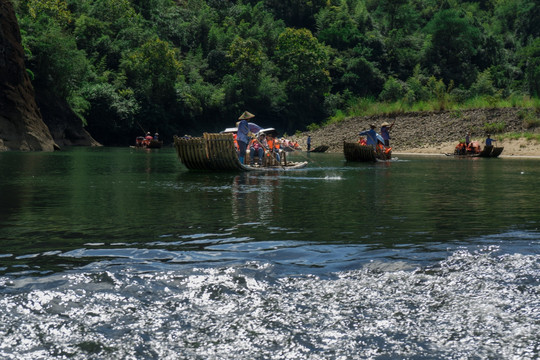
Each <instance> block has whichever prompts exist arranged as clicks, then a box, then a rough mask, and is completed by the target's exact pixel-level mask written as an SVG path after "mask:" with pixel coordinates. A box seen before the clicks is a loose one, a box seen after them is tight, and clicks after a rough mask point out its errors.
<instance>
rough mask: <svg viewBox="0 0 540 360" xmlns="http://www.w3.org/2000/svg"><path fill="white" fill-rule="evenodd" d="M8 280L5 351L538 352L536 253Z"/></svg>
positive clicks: (123, 270)
mask: <svg viewBox="0 0 540 360" xmlns="http://www.w3.org/2000/svg"><path fill="white" fill-rule="evenodd" d="M104 266H107V265H106V264H104V263H95V264H92V265H89V266H87V267H86V268H84V269H82V270H80V271H77V272H67V273H62V274H61V273H58V274H53V275H50V276H48V277H43V278H33V279H32V278H28V277H27V278H10V277H6V276H4V277H1V278H0V334H2V335H1V336H2V342H1V345H0V357H2V358H4V359H56V358H65V357H71V358H74V359H118V358H148V359H167V358H174V359H178V358H196V359H231V358H235V359H253V358H275V359H290V358H310V359H351V358H356V359H393V358H401V359H433V358H445V359H464V358H467V359H471V358H472V359H492V358H497V359H516V358H519V359H536V358H538V356H539V355H540V348H539V341H538V333H540V256H538V255H534V254H531V255H523V254H505V255H500V254H499V255H497V249H490V248H484V249H480V250H479V251H475V252H470V251H467V250H459V251H456V252H455V253H453V254H452V255H451V256H449V257H447V258H446V259H444V260H443V261H440V262H438V263H436V264H434V265H432V266H428V267H414V268H413V267H412V266H411V265H410V264H408V263H404V262H400V261H397V262H387V261H385V262H372V263H370V264H368V265H366V266H364V267H362V268H360V269H357V270H352V271H342V272H336V273H333V274H330V275H329V276H326V277H320V276H316V275H297V276H292V275H291V276H282V277H279V276H278V277H276V275H275V274H276V273H277V272H276V270H275V269H274V268H273V267H274V266H275V265H270V264H267V263H259V262H254V261H248V262H245V263H243V264H238V265H235V266H226V267H211V268H193V269H183V270H180V269H178V268H175V267H174V266H173V265H169V267H152V265H151V264H148V267H147V268H144V267H143V266H141V265H138V266H137V267H129V266H126V265H125V264H124V263H123V264H121V265H118V266H117V267H115V266H110V265H109V266H107V267H106V268H107V270H103V268H104Z"/></svg>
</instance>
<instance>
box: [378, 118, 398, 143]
mask: <svg viewBox="0 0 540 360" xmlns="http://www.w3.org/2000/svg"><path fill="white" fill-rule="evenodd" d="M395 123H396V122H395V121H394V122H393V123H392V125H390V124H389V123H387V122H386V121H385V122H383V123H382V125H381V136H382V138H383V139H384V146H386V147H389V146H390V139H391V137H390V129H392V127H393V126H394V124H395Z"/></svg>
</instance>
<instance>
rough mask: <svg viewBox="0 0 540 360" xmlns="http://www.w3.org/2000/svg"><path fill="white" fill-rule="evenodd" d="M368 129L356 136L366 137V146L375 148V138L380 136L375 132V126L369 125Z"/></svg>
mask: <svg viewBox="0 0 540 360" xmlns="http://www.w3.org/2000/svg"><path fill="white" fill-rule="evenodd" d="M369 127H370V129H369V130H364V131H362V132H360V133H359V134H358V135H359V136H363V135H365V136H366V142H367V145H372V146H376V145H377V136H380V135H379V134H377V132H376V131H375V124H371V125H369Z"/></svg>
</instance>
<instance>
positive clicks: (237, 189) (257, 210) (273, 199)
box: [231, 172, 281, 224]
mask: <svg viewBox="0 0 540 360" xmlns="http://www.w3.org/2000/svg"><path fill="white" fill-rule="evenodd" d="M279 186H280V178H279V176H278V175H259V174H255V175H254V174H251V173H247V172H246V173H242V174H239V175H236V176H234V178H233V182H232V187H231V200H232V213H233V218H234V220H235V221H236V222H237V223H238V224H241V223H243V222H248V223H249V222H259V223H263V224H271V223H272V219H273V214H274V213H275V212H276V211H280V207H281V204H280V189H279Z"/></svg>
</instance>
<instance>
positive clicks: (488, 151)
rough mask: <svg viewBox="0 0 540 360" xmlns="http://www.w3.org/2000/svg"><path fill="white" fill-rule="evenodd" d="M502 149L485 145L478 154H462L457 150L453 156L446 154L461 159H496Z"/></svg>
mask: <svg viewBox="0 0 540 360" xmlns="http://www.w3.org/2000/svg"><path fill="white" fill-rule="evenodd" d="M503 150H504V147H494V146H493V145H486V146H485V147H484V149H482V151H480V152H479V153H465V154H462V153H460V152H459V151H458V150H456V151H454V153H453V154H447V155H454V156H461V157H482V158H496V157H498V156H499V155H501V153H502V152H503Z"/></svg>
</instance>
